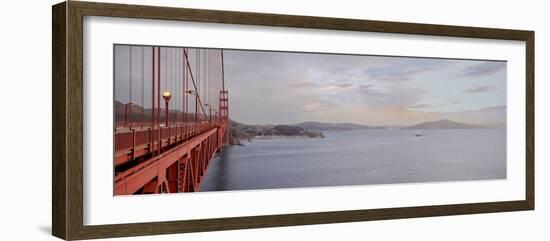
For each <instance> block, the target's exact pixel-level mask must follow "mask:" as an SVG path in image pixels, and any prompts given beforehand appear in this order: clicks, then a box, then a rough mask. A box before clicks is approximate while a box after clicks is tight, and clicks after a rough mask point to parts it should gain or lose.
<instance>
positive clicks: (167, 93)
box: [162, 91, 172, 127]
mask: <svg viewBox="0 0 550 241" xmlns="http://www.w3.org/2000/svg"><path fill="white" fill-rule="evenodd" d="M162 98H164V103H165V104H166V120H165V122H166V127H168V115H169V108H170V105H169V104H170V98H172V94H171V93H170V91H164V92H163V93H162Z"/></svg>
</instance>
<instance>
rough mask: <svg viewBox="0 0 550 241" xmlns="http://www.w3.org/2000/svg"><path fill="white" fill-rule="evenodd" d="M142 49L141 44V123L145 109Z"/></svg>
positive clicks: (143, 56) (143, 57)
mask: <svg viewBox="0 0 550 241" xmlns="http://www.w3.org/2000/svg"><path fill="white" fill-rule="evenodd" d="M144 49H145V47H143V46H141V120H140V121H141V122H142V123H143V111H144V110H145V105H144V104H145V95H144V94H145V93H144V92H145V90H144V88H143V87H144V85H145V84H144V82H145V68H144V62H145V55H144V53H143V52H144Z"/></svg>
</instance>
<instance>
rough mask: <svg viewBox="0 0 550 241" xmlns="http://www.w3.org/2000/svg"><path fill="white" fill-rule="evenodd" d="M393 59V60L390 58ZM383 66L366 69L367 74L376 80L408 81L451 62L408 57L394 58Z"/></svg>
mask: <svg viewBox="0 0 550 241" xmlns="http://www.w3.org/2000/svg"><path fill="white" fill-rule="evenodd" d="M390 61H392V60H390ZM390 63H391V64H388V65H385V66H383V67H377V68H371V69H368V70H366V74H367V75H368V76H369V77H371V78H373V79H376V80H382V81H407V80H411V79H413V78H414V77H415V76H416V75H419V74H423V73H427V72H432V71H435V70H440V69H442V68H444V67H445V66H447V65H449V64H450V61H447V60H440V59H438V60H434V59H414V58H407V59H404V60H401V61H396V60H393V61H392V62H390Z"/></svg>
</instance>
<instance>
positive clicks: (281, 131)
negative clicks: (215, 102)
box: [230, 120, 324, 140]
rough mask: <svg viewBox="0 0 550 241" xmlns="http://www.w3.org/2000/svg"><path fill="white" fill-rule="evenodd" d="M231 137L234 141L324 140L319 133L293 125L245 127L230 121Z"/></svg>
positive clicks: (245, 125)
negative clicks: (293, 138)
mask: <svg viewBox="0 0 550 241" xmlns="http://www.w3.org/2000/svg"><path fill="white" fill-rule="evenodd" d="M230 125H231V128H230V129H231V136H232V138H233V139H235V140H243V139H253V138H255V137H258V136H260V137H271V136H301V137H309V138H324V135H323V133H322V132H320V131H316V130H307V129H305V128H302V127H299V126H295V125H247V124H243V123H240V122H236V121H233V120H230Z"/></svg>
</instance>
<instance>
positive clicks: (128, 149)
mask: <svg viewBox="0 0 550 241" xmlns="http://www.w3.org/2000/svg"><path fill="white" fill-rule="evenodd" d="M225 123H226V122H224V121H223V120H219V121H215V122H195V123H187V124H183V123H173V124H170V125H169V127H168V126H163V125H160V126H154V128H151V125H146V124H143V125H140V124H138V123H133V124H132V126H125V125H122V124H121V125H117V129H116V131H115V170H116V172H115V195H127V194H146V193H172V192H194V191H198V190H199V187H200V183H201V181H202V178H203V177H204V174H205V172H206V169H207V167H208V164H209V163H210V161H211V160H212V159H213V157H214V156H215V154H216V153H218V152H220V151H221V148H222V140H223V137H224V134H225V133H226V128H227V127H226V124H225ZM159 128H160V130H159ZM159 131H160V135H159ZM159 140H160V141H159Z"/></svg>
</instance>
